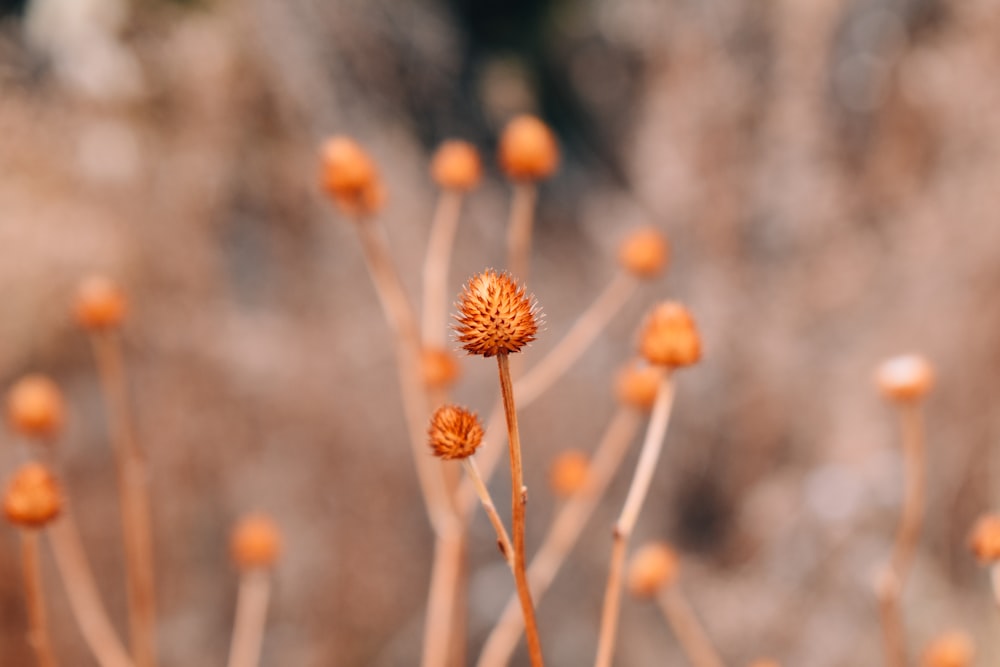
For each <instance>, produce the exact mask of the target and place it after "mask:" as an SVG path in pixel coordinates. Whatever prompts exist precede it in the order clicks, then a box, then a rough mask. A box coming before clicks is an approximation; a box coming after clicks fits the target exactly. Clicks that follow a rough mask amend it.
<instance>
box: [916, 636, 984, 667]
mask: <svg viewBox="0 0 1000 667" xmlns="http://www.w3.org/2000/svg"><path fill="white" fill-rule="evenodd" d="M975 654H976V646H975V644H974V643H973V641H972V637H970V636H969V635H968V634H967V633H965V632H962V631H960V630H952V631H950V632H946V633H944V634H942V635H940V636H939V637H937V638H935V639H934V640H933V641H932V642H931V643H930V644H928V645H927V648H926V649H924V654H923V657H922V658H921V661H920V665H921V667H969V665H971V664H972V660H973V658H975Z"/></svg>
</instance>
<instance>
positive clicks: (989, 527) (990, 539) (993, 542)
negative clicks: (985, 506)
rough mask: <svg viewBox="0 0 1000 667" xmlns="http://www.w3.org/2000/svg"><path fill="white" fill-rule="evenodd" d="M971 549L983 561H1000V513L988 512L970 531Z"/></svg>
mask: <svg viewBox="0 0 1000 667" xmlns="http://www.w3.org/2000/svg"><path fill="white" fill-rule="evenodd" d="M969 550H970V551H972V554H973V555H974V556H975V557H976V558H978V559H979V561H980V562H981V563H987V564H988V563H995V562H997V561H1000V515H997V514H986V515H983V516H981V517H979V519H977V520H976V523H975V525H974V526H973V527H972V532H971V533H969Z"/></svg>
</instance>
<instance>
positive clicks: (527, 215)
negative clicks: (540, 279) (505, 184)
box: [507, 182, 538, 285]
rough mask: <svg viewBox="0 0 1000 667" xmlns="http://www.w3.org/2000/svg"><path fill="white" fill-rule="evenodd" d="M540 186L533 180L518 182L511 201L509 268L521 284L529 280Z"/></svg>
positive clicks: (508, 235) (508, 232) (508, 239)
mask: <svg viewBox="0 0 1000 667" xmlns="http://www.w3.org/2000/svg"><path fill="white" fill-rule="evenodd" d="M537 199H538V186H537V185H536V184H535V183H533V182H518V183H515V184H514V191H513V193H512V195H511V202H510V221H509V222H508V224H507V270H508V271H510V273H511V275H513V276H514V278H516V279H517V281H518V282H519V283H520V284H522V285H523V284H525V283H527V282H528V269H529V266H530V263H531V230H532V227H534V225H535V202H536V200H537Z"/></svg>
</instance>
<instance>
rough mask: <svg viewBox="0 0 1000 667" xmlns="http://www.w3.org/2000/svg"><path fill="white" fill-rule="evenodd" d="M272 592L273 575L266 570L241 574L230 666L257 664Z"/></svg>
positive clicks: (230, 650)
mask: <svg viewBox="0 0 1000 667" xmlns="http://www.w3.org/2000/svg"><path fill="white" fill-rule="evenodd" d="M270 595H271V575H270V572H267V571H264V570H255V571H251V572H245V573H243V574H242V575H241V576H240V592H239V598H238V600H237V602H236V622H235V623H234V624H233V639H232V643H231V645H230V648H229V662H228V666H229V667H256V665H257V664H259V662H260V647H261V643H262V642H263V639H264V626H265V624H266V622H267V603H268V599H269V598H270Z"/></svg>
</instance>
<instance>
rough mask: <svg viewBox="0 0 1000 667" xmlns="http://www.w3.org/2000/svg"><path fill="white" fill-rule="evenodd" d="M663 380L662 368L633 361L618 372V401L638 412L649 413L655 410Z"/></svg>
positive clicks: (616, 386)
mask: <svg viewBox="0 0 1000 667" xmlns="http://www.w3.org/2000/svg"><path fill="white" fill-rule="evenodd" d="M662 378H663V368H662V367H660V366H652V365H650V364H647V363H645V362H640V361H638V360H635V361H632V362H630V363H628V364H626V365H625V367H624V368H622V369H621V370H620V371H618V377H617V379H616V380H615V390H616V393H617V395H618V400H619V401H621V402H622V403H624V404H625V405H629V406H631V407H633V408H636V409H637V410H643V411H647V412H648V411H649V410H652V409H653V403H655V402H656V393H657V391H659V389H660V380H661V379H662Z"/></svg>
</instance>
